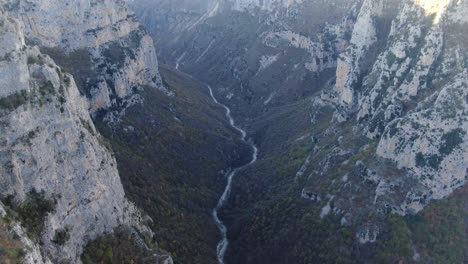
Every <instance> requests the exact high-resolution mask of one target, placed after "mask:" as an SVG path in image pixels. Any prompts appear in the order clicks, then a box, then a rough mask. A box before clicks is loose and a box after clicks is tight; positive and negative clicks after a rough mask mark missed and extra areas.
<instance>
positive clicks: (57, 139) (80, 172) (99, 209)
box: [0, 8, 152, 263]
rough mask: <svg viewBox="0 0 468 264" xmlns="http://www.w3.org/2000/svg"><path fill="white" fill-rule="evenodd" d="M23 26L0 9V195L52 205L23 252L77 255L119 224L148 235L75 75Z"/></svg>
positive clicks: (59, 257) (18, 203)
mask: <svg viewBox="0 0 468 264" xmlns="http://www.w3.org/2000/svg"><path fill="white" fill-rule="evenodd" d="M54 21H55V20H54ZM22 29H23V28H22V24H21V23H20V22H18V21H16V20H15V19H13V18H11V17H9V15H8V14H7V13H5V12H4V11H3V10H1V8H0V35H1V37H0V76H1V77H2V78H1V82H2V83H1V84H2V90H1V93H0V124H1V125H0V175H1V177H0V195H1V197H2V198H8V199H7V200H8V201H9V202H10V203H11V206H12V207H13V208H20V209H21V208H24V206H27V205H28V204H30V203H31V202H33V200H34V199H36V198H37V197H40V199H44V200H47V201H49V202H47V204H48V207H49V206H50V207H51V208H49V209H50V210H48V211H47V212H43V210H41V212H38V213H45V215H44V222H43V223H37V226H39V227H41V228H40V230H38V231H39V233H37V235H38V237H36V238H28V240H24V242H25V244H28V243H32V242H30V241H34V244H35V245H34V246H33V247H28V248H29V249H28V248H27V249H26V250H27V255H26V258H25V259H26V260H29V261H30V263H36V262H37V261H39V262H38V263H41V261H42V260H40V259H37V257H38V256H39V255H38V251H37V248H38V247H37V245H40V249H41V253H42V256H41V258H42V257H43V258H44V259H50V260H51V261H53V262H64V261H66V262H72V263H77V262H80V260H79V257H80V254H81V252H82V249H83V246H84V245H85V244H86V243H87V241H88V240H91V239H94V238H96V237H98V236H100V235H102V234H104V233H109V232H112V231H113V229H114V228H115V227H117V226H120V225H128V226H133V227H135V228H138V229H139V230H140V232H142V233H145V234H148V235H150V236H151V235H152V233H151V231H150V230H149V229H148V228H146V227H145V226H144V225H141V224H140V219H141V215H140V213H139V211H138V210H137V209H136V208H135V206H134V205H133V204H131V203H130V202H129V201H128V200H127V199H126V198H125V193H124V190H123V187H122V184H121V182H120V178H119V173H118V171H117V166H116V161H115V159H114V157H113V155H112V153H111V151H110V150H109V149H108V148H107V147H105V142H104V140H103V138H102V137H101V136H100V135H99V133H98V132H97V131H96V129H95V127H94V125H93V122H92V120H91V118H90V114H89V111H88V108H89V103H88V101H87V100H86V99H85V98H83V97H82V96H81V95H80V93H79V90H78V88H77V86H76V84H75V81H74V78H73V76H71V75H70V74H68V73H66V72H64V71H63V70H62V69H61V68H60V67H59V66H57V65H56V64H55V62H54V61H53V60H52V59H51V58H49V57H48V56H47V55H44V54H42V53H41V52H40V51H39V48H37V47H31V46H29V45H26V44H25V38H24V35H23V31H22ZM26 32H27V31H26ZM29 213H31V214H34V213H35V212H29ZM18 228H19V226H18V227H17V229H18ZM18 232H20V231H18ZM28 241H29V242H28ZM45 262H46V263H47V262H48V261H45Z"/></svg>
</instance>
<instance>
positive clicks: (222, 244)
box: [208, 86, 258, 264]
mask: <svg viewBox="0 0 468 264" xmlns="http://www.w3.org/2000/svg"><path fill="white" fill-rule="evenodd" d="M208 89H209V90H210V96H211V98H212V99H213V101H214V102H215V103H216V104H218V105H220V106H222V107H223V108H224V109H225V110H226V117H227V118H228V120H229V124H230V125H231V126H232V127H233V128H234V129H235V130H237V131H239V132H240V133H241V139H242V141H244V142H245V143H247V144H249V145H250V147H251V148H252V150H253V152H252V159H251V160H250V162H249V163H247V164H245V165H242V166H240V167H237V168H234V169H232V170H230V171H228V172H227V173H226V178H227V184H226V188H225V189H224V192H223V194H222V195H221V197H220V198H219V200H218V204H217V205H216V207H215V208H214V209H213V219H214V221H215V223H216V226H217V227H218V229H219V231H220V233H221V240H220V241H219V243H218V246H217V248H216V252H217V256H218V263H219V264H224V255H225V254H226V250H227V248H228V246H229V240H228V239H227V227H226V225H224V223H223V221H222V220H221V219H219V216H218V212H219V210H221V209H222V208H223V207H224V205H225V204H226V202H227V200H228V198H229V194H230V193H231V188H232V180H233V179H234V177H235V176H236V174H237V173H238V172H239V171H241V170H243V169H244V168H246V167H248V166H250V165H252V164H254V163H255V162H256V161H257V155H258V149H257V147H256V146H255V144H254V143H253V142H252V141H250V140H247V133H246V132H245V130H243V129H242V128H240V127H238V126H237V125H236V123H235V122H234V119H233V118H232V116H231V109H229V107H227V106H226V105H224V104H222V103H220V102H219V101H218V100H217V99H216V97H215V96H214V94H213V89H211V87H210V86H208Z"/></svg>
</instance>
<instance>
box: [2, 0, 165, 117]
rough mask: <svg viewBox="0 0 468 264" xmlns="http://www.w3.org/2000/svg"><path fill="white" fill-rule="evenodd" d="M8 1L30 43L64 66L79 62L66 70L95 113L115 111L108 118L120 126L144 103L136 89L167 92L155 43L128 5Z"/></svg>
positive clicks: (108, 2) (91, 2)
mask: <svg viewBox="0 0 468 264" xmlns="http://www.w3.org/2000/svg"><path fill="white" fill-rule="evenodd" d="M7 2H8V3H7V4H6V8H7V9H8V11H9V13H10V14H12V15H14V16H15V17H16V18H17V19H18V20H20V21H22V24H23V26H24V31H25V36H26V38H27V40H28V42H30V43H33V44H35V45H38V46H40V47H41V49H42V50H43V51H44V52H46V53H48V54H50V55H51V56H52V57H53V58H54V59H55V60H56V61H57V62H58V63H59V64H62V60H65V61H67V59H64V57H66V56H71V55H75V57H78V58H75V60H77V62H76V64H70V63H68V67H66V68H67V70H69V71H71V72H72V73H73V74H74V77H75V78H76V79H77V81H78V86H79V88H80V92H81V93H82V94H84V95H86V96H87V97H88V98H89V101H90V110H91V112H92V113H94V112H97V111H99V110H101V109H109V108H111V107H113V110H114V113H111V115H109V116H108V118H109V119H110V120H109V121H115V120H116V119H118V116H119V115H120V114H121V113H122V112H124V110H125V108H126V107H128V106H129V105H132V104H135V103H137V102H139V101H140V100H141V99H140V98H139V97H138V96H137V95H136V94H135V89H141V88H149V89H162V90H165V88H164V87H163V85H162V81H161V77H160V75H159V72H158V61H157V57H156V51H155V48H154V45H153V41H152V39H151V37H150V36H149V35H147V34H146V32H145V31H144V29H143V28H142V27H140V25H139V24H138V22H137V21H136V19H135V17H134V16H133V15H132V14H131V13H130V12H129V11H128V9H127V3H126V1H120V0H119V1H114V0H105V1H97V0H93V1H73V2H72V3H70V2H64V1H17V0H8V1H7ZM80 62H81V63H80ZM165 92H167V93H168V94H170V92H169V91H166V90H165ZM116 109H118V110H116Z"/></svg>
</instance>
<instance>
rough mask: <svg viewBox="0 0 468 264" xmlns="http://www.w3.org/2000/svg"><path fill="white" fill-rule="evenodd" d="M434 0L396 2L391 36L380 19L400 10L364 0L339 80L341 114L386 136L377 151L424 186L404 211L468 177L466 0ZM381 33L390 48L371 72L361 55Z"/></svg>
mask: <svg viewBox="0 0 468 264" xmlns="http://www.w3.org/2000/svg"><path fill="white" fill-rule="evenodd" d="M429 2H430V1H420V2H418V1H401V2H400V3H399V2H395V3H393V5H396V6H399V7H400V8H399V9H398V12H397V13H395V14H396V16H395V17H394V19H393V20H392V24H391V28H390V31H389V33H388V36H385V38H383V39H380V40H379V39H378V38H377V33H376V32H378V31H379V30H380V31H382V30H385V29H382V28H379V27H378V26H377V25H378V22H376V21H378V20H379V17H380V19H384V18H382V16H388V15H389V14H392V13H394V12H391V11H388V8H390V7H385V6H382V4H381V3H380V4H379V3H378V2H376V1H371V2H369V4H368V3H365V4H364V5H363V6H362V8H361V12H360V15H359V16H358V20H357V23H356V26H355V30H354V31H353V37H352V40H351V43H352V44H354V45H351V46H350V48H348V50H347V52H346V53H345V55H344V59H343V60H342V61H341V60H340V62H339V63H338V69H337V82H336V85H335V88H336V91H337V93H338V98H339V99H338V100H339V104H340V105H341V106H345V108H339V109H338V110H337V116H341V117H343V115H342V114H343V113H344V116H347V117H350V116H353V115H354V114H355V118H356V121H357V122H359V123H362V124H363V125H364V127H365V129H364V133H365V134H366V136H367V137H369V138H374V139H377V140H378V141H379V143H378V147H377V152H376V154H377V155H378V156H380V157H383V158H387V159H389V160H392V161H394V162H396V164H397V167H398V168H399V169H405V170H407V177H412V178H414V179H417V181H418V182H419V183H421V184H422V185H423V186H424V188H422V189H419V190H418V191H409V192H408V193H407V199H405V201H404V202H403V203H402V204H401V207H400V209H399V211H400V213H403V214H405V213H408V212H418V211H420V210H421V209H422V208H423V207H424V205H426V204H427V202H428V201H429V200H430V199H432V198H434V199H441V198H443V197H446V196H448V195H449V194H451V193H452V192H453V191H454V189H456V188H458V187H460V186H463V185H464V184H465V182H466V177H467V171H466V169H467V166H468V160H467V158H466V150H467V146H466V144H465V142H466V134H467V132H468V131H467V128H468V126H467V123H466V122H467V118H466V111H467V108H466V100H464V99H463V98H466V96H467V95H466V91H467V89H466V87H467V84H466V77H465V76H466V68H465V65H464V58H465V57H466V42H463V40H462V39H460V35H459V34H460V33H457V32H456V30H457V29H458V28H460V27H462V25H463V23H464V22H463V20H461V19H460V17H459V16H458V14H459V12H461V11H462V10H464V9H465V8H466V7H465V6H466V3H464V2H463V1H461V2H460V1H459V2H451V1H437V2H431V3H429ZM370 3H372V5H370ZM376 6H377V9H378V10H379V11H380V12H379V11H376V10H375V7H376ZM385 9H387V11H386V12H385V11H384V12H381V11H382V10H385ZM369 13H372V15H369ZM361 20H363V21H367V22H361V23H364V24H367V25H368V26H367V28H370V30H367V31H366V32H367V34H363V32H362V31H363V28H366V27H364V26H362V25H361V26H359V27H358V25H360V21H361ZM353 39H355V41H354V42H357V43H353ZM382 40H386V41H387V42H386V43H385V48H384V49H382V51H380V53H379V54H378V56H377V59H376V60H375V61H374V62H373V64H372V65H371V70H370V71H368V72H369V73H368V74H366V73H365V71H363V70H362V67H361V66H360V64H362V63H360V62H359V61H361V60H362V58H363V56H368V54H369V48H370V47H371V46H372V45H375V43H378V42H379V41H380V42H382ZM460 41H462V42H460ZM348 62H352V63H348ZM358 80H361V81H358ZM359 82H360V83H361V85H357V84H358V83H359ZM343 109H346V110H343ZM338 119H339V120H340V118H338ZM341 120H343V119H341Z"/></svg>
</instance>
